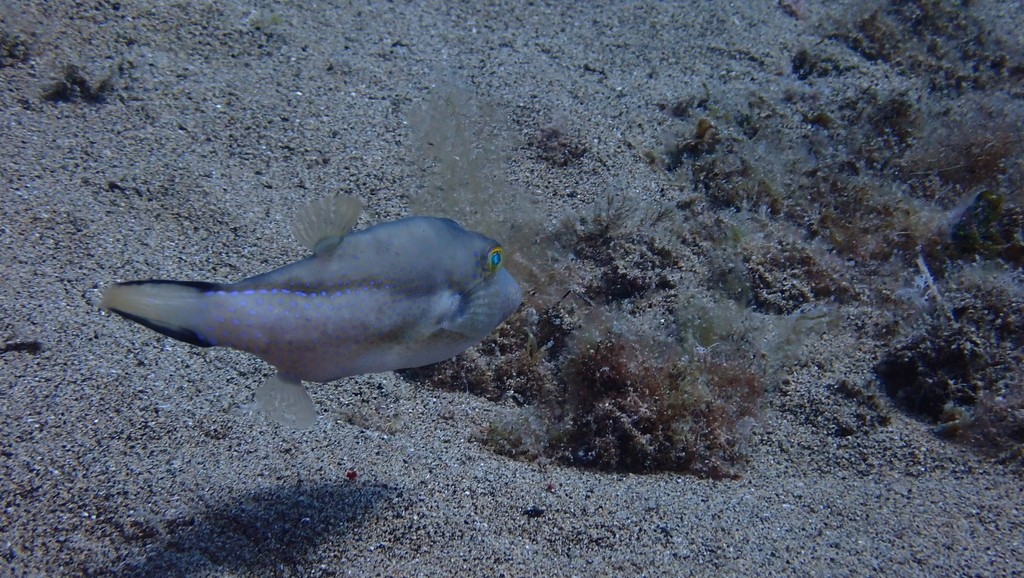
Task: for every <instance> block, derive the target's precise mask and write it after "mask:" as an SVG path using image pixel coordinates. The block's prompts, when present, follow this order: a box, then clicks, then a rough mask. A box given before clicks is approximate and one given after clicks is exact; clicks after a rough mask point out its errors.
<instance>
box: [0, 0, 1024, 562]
mask: <svg viewBox="0 0 1024 578" xmlns="http://www.w3.org/2000/svg"><path fill="white" fill-rule="evenodd" d="M448 4H449V5H448V6H442V3H430V2H424V3H404V2H372V3H370V5H368V6H363V5H360V4H359V3H348V2H336V3H331V2H257V3H253V4H247V3H239V2H212V1H210V2H201V1H200V2H177V3H163V2H152V3H148V2H121V3H118V2H96V3H82V2H29V3H23V2H13V3H11V2H5V3H4V6H3V8H2V11H0V14H2V15H3V19H2V21H0V22H2V29H0V31H2V32H3V41H4V42H3V46H2V47H0V58H2V66H0V77H2V83H0V103H2V105H0V121H2V122H0V148H2V150H3V151H4V153H3V155H2V157H0V215H2V221H0V255H2V256H0V262H2V271H3V284H2V290H0V337H2V339H3V340H4V343H3V344H4V347H3V351H2V353H0V383H2V384H3V404H2V407H0V429H2V435H0V440H2V441H0V446H2V460H0V495H2V496H3V498H2V499H3V505H4V509H3V513H2V515H0V564H2V565H3V568H4V570H2V571H0V574H4V575H10V576H36V575H40V576H57V575H138V576H183V575H187V576H272V575H280V576H321V575H322V576H334V575H354V576H374V575H376V576H420V575H422V576H443V575H460V576H472V575H479V576H596V575H602V576H679V575H716V576H721V575H738V576H751V575H759V576H768V575H827V576H870V575H892V576H912V575H921V576H953V575H981V576H1000V575H1017V574H1020V573H1022V572H1024V527H1022V526H1024V508H1022V500H1021V494H1022V487H1024V486H1022V482H1021V475H1020V473H1019V471H1016V470H1013V469H1010V468H1004V467H1003V466H1000V465H997V464H996V463H994V462H993V461H992V460H991V459H989V458H987V457H984V456H979V455H976V453H975V452H973V451H972V450H971V449H969V448H965V447H963V446H961V445H956V444H952V443H950V442H948V441H945V440H943V439H940V438H939V437H937V436H936V435H935V434H934V432H933V428H932V426H931V425H929V424H927V423H924V422H921V421H919V420H917V419H915V418H913V417H910V416H908V415H906V414H904V413H903V412H901V411H899V410H898V409H893V410H892V412H891V418H892V419H891V423H889V425H887V426H885V427H878V428H870V429H866V430H865V431H863V432H860V433H859V434H858V435H845V436H839V435H836V434H835V432H834V428H833V427H832V426H831V425H828V424H823V421H822V420H819V419H817V416H819V415H829V413H830V412H840V411H842V406H843V404H849V403H850V402H849V400H848V399H845V398H843V397H842V396H840V395H836V394H835V393H834V391H833V390H834V388H835V384H836V383H838V382H839V380H840V379H849V380H853V381H856V382H858V383H861V382H864V383H869V382H870V376H871V368H872V366H873V364H874V363H875V362H876V361H877V356H878V349H877V347H873V346H870V345H868V344H866V343H865V341H864V340H862V339H861V336H860V335H859V334H858V331H859V330H860V329H859V328H858V327H845V326H844V328H843V329H842V330H841V331H835V332H832V333H827V334H825V335H824V336H823V337H822V338H821V339H820V340H819V341H817V342H816V343H815V344H814V347H813V348H811V349H812V350H813V351H809V352H808V353H807V356H806V359H803V360H801V362H799V363H797V364H795V365H794V366H793V367H792V368H791V369H790V371H789V372H788V375H787V376H786V378H785V379H784V380H782V381H778V382H776V383H768V384H766V385H767V394H766V400H765V404H764V405H765V407H764V409H763V411H762V412H761V414H760V416H759V418H758V424H757V427H756V428H755V430H754V432H753V434H752V437H751V439H750V440H749V442H748V445H749V449H748V452H749V463H748V464H747V465H746V466H745V468H744V475H743V476H742V477H741V478H740V479H738V480H734V481H714V480H705V479H700V478H697V477H693V476H687V475H680V474H672V473H661V474H651V475H627V474H613V473H598V472H595V471H589V470H584V469H577V468H571V467H566V466H561V465H557V464H555V463H542V462H537V461H516V460H513V459H510V458H507V457H503V456H500V455H497V454H495V453H494V452H492V451H490V450H489V449H488V448H487V447H486V446H485V445H483V444H481V442H480V441H479V437H480V436H479V435H478V434H479V432H480V431H481V430H482V429H484V428H486V427H487V426H488V424H490V423H491V422H492V421H493V420H494V419H497V417H498V416H499V415H501V412H502V411H503V410H504V407H503V406H502V404H496V403H492V402H490V401H487V400H484V399H481V398H478V397H474V396H471V395H468V394H464V393H458V392H445V391H437V390H433V389H429V388H425V387H422V386H420V385H417V384H413V383H409V382H406V381H404V380H402V379H401V378H399V377H397V376H396V375H394V374H390V373H389V374H379V375H367V376H360V377H357V378H350V379H345V380H341V381H338V382H334V383H330V384H324V385H317V386H314V387H313V388H312V391H311V393H312V396H313V398H314V402H315V403H316V404H317V407H318V410H319V411H320V414H321V415H320V420H319V422H318V424H317V426H316V427H314V428H313V429H311V430H309V431H305V432H293V431H290V430H287V429H283V428H281V427H279V426H277V425H276V424H273V423H270V422H268V421H267V420H265V419H264V418H263V417H262V416H260V415H253V414H251V413H249V412H247V411H246V407H247V405H248V404H249V403H250V402H251V399H252V392H253V390H254V389H255V388H256V387H257V386H258V385H259V384H260V383H262V382H263V381H264V379H265V378H266V376H267V375H269V374H270V373H271V372H272V369H271V368H270V367H269V366H267V365H266V364H264V363H262V362H261V361H259V360H258V359H255V358H253V357H251V356H248V355H245V354H241V353H238V352H234V351H230V350H220V349H198V348H194V347H190V346H188V345H186V344H182V343H178V342H175V341H172V340H170V339H167V338H165V337H163V336H160V335H157V334H155V333H153V332H149V331H147V330H144V329H143V328H141V327H139V326H136V325H133V324H130V323H127V322H124V321H123V320H120V319H118V318H116V317H113V316H111V315H109V314H107V313H105V312H103V311H102V310H101V308H100V307H99V306H98V304H99V296H100V290H101V289H102V288H103V287H104V286H105V285H107V284H108V283H110V282H113V281H116V280H129V279H140V278H152V277H156V278H167V279H188V280H208V281H229V280H231V281H233V280H237V279H240V278H242V277H246V276H249V275H252V274H255V273H259V272H263V271H266V270H269V269H271V268H273V267H276V266H279V265H282V264H285V263H287V262H290V261H292V260H295V259H297V258H299V257H301V256H302V252H301V249H300V247H299V246H298V245H297V244H296V243H295V242H294V241H293V240H292V239H291V236H290V234H289V222H290V219H291V216H292V215H293V214H294V212H295V211H296V209H297V208H298V207H299V206H301V205H302V204H303V203H306V202H308V201H310V200H313V199H316V198H320V197H322V196H323V195H326V194H333V193H335V192H339V191H344V192H348V193H351V194H356V195H358V196H360V197H361V198H362V199H363V201H364V202H365V203H366V206H367V215H366V216H365V217H364V221H363V222H362V223H363V225H364V226H365V224H367V223H371V222H374V221H378V220H387V219H391V218H395V217H397V216H401V215H403V214H405V213H406V212H407V210H408V209H407V207H408V198H409V196H410V195H415V194H417V193H419V192H420V191H422V190H424V189H425V188H426V187H427V185H426V184H425V183H424V181H423V177H422V172H421V171H419V169H418V167H417V163H416V162H415V160H414V159H413V158H412V157H415V156H416V154H417V153H415V152H414V149H415V147H414V144H413V141H414V140H415V138H414V137H415V135H412V134H411V131H410V128H409V124H408V123H407V120H408V115H409V112H410V110H413V109H414V108H415V107H416V106H417V103H419V102H421V101H423V100H424V99H425V98H426V97H427V95H428V94H430V93H431V91H432V90H436V88H437V86H438V85H445V84H448V85H451V84H452V83H455V82H460V83H465V85H466V86H472V87H473V91H474V94H475V95H476V96H474V97H473V98H476V99H478V100H479V101H484V102H488V103H491V104H492V105H493V106H494V107H495V108H496V109H498V110H500V111H502V113H501V114H503V115H504V116H506V117H508V119H509V124H510V126H511V127H513V128H512V133H513V134H515V135H516V138H518V139H519V140H520V141H522V142H523V143H525V142H529V135H530V134H532V133H533V132H535V131H537V130H538V129H539V128H541V127H544V126H548V125H551V124H552V123H554V124H557V125H558V126H562V127H565V129H566V131H567V132H569V133H571V134H572V135H574V138H576V139H578V141H579V142H580V143H581V144H582V146H584V147H585V149H586V154H585V155H583V156H582V158H580V159H579V160H578V162H574V163H573V164H571V165H570V166H567V167H561V166H557V164H553V163H549V162H544V161H543V160H538V159H537V158H536V155H532V154H531V153H530V152H529V151H528V150H527V148H528V147H527V146H526V145H522V146H517V147H511V152H510V153H509V158H508V162H509V168H508V170H507V171H505V173H507V174H506V178H508V179H509V181H510V182H511V183H512V184H511V185H510V186H512V187H513V188H514V189H515V190H517V191H525V192H526V194H529V195H532V196H533V197H534V199H535V201H536V202H537V206H539V207H541V208H542V210H543V211H544V214H545V216H547V217H548V218H550V220H551V221H557V220H559V219H561V218H562V217H563V216H564V215H566V214H569V213H572V212H576V211H582V210H585V208H586V207H587V206H588V205H589V204H590V203H592V202H594V200H595V199H599V198H600V197H601V196H602V195H604V194H605V193H606V191H607V190H608V188H609V187H615V188H616V189H618V190H620V191H626V192H628V194H630V195H633V196H635V197H636V198H638V199H651V200H657V199H660V198H662V197H664V196H665V195H671V194H676V193H673V192H671V191H677V190H678V187H675V186H674V185H671V186H670V185H668V184H667V183H669V181H671V179H672V176H670V175H667V174H666V172H665V171H664V170H662V169H660V168H658V167H657V166H651V163H650V162H648V160H649V159H647V160H645V158H644V154H642V153H643V151H644V150H646V149H650V150H653V151H656V152H657V151H659V150H660V147H661V139H662V137H663V135H664V132H665V130H666V127H667V126H669V123H670V122H672V121H671V119H670V118H669V115H667V114H666V112H665V110H664V104H665V103H673V102H677V101H679V100H680V99H685V98H691V97H694V96H695V95H701V94H706V95H708V96H709V97H710V98H711V99H712V100H715V101H719V102H729V101H731V100H732V99H736V100H750V99H753V98H755V97H756V98H760V99H765V100H767V101H783V100H784V99H785V98H786V97H785V94H786V93H787V91H792V90H796V88H794V87H797V86H799V84H800V83H801V82H803V81H804V80H806V79H801V78H798V76H800V75H799V74H798V72H799V71H795V70H794V64H793V58H794V54H796V53H797V52H798V51H800V50H802V49H805V50H806V49H810V50H814V51H817V50H821V51H823V52H825V53H827V54H829V55H832V56H830V57H829V58H831V59H833V60H829V62H833V61H834V66H835V67H836V70H842V71H843V74H842V75H836V76H835V77H834V78H823V79H817V80H815V79H811V80H810V81H808V82H817V83H818V86H817V87H816V90H818V91H819V92H820V94H821V95H822V96H821V98H835V95H836V94H839V95H841V97H842V98H849V99H851V100H856V99H857V98H858V94H859V93H858V91H882V92H885V91H911V92H910V93H911V94H913V92H912V91H913V90H915V87H916V86H917V84H915V79H914V78H913V75H912V74H909V73H908V72H907V71H906V69H900V68H898V67H897V66H895V65H892V64H891V63H888V62H886V61H884V60H874V61H872V60H869V59H865V58H863V57H862V56H861V55H857V54H853V52H852V51H851V50H850V49H849V48H848V47H847V46H844V45H842V43H841V42H840V41H839V40H837V38H836V36H834V35H832V36H830V35H829V34H828V31H830V30H836V29H841V28H842V27H843V26H844V22H849V21H854V20H856V19H857V18H862V17H864V16H866V15H868V14H870V13H871V10H873V9H875V8H877V7H879V6H884V4H882V3H873V2H866V3H861V2H850V1H847V2H829V3H815V2H800V1H793V2H780V3H776V2H760V3H726V2H680V3H674V4H670V3H659V2H622V3H606V2H595V3H587V4H586V5H585V6H584V5H583V4H579V5H572V4H571V3H559V2H511V3H498V2H493V3H490V2H489V3H466V4H452V3H448ZM972 6H973V7H972V8H971V10H972V11H973V12H974V17H976V18H978V19H980V21H983V22H990V23H991V27H992V30H993V31H994V34H996V33H1002V34H1006V35H1008V36H1009V37H1013V35H1017V36H1016V37H1017V38H1018V40H1017V42H1018V44H1019V34H1020V30H1021V28H1022V26H1024V11H1022V9H1021V8H1020V6H1018V5H1016V3H1014V2H981V3H978V5H974V3H972ZM69 66H75V67H77V68H76V69H69V68H68V67H69ZM830 66H831V65H830ZM812 76H813V75H812ZM453 78H455V79H458V80H457V81H455V80H452V79H453ZM60 80H63V85H61V84H60V83H59V82H58V81H60ZM1016 96H1017V98H1018V99H1019V98H1020V94H1019V92H1018V94H1017V95H1016ZM659 105H662V106H659ZM442 121H443V119H442ZM776 121H777V122H779V123H784V122H790V119H781V118H779V119H767V120H765V121H764V122H765V123H766V124H769V125H770V124H771V123H772V122H776ZM836 130H841V127H840V128H837V129H836ZM666 191H670V192H666ZM684 193H685V191H683V193H679V194H684ZM494 202H496V203H500V202H501V199H500V198H499V199H494ZM528 289H529V288H528ZM350 471H355V472H357V476H356V477H355V478H354V479H350V478H351V477H352V476H351V475H347V474H348V473H349V472H350Z"/></svg>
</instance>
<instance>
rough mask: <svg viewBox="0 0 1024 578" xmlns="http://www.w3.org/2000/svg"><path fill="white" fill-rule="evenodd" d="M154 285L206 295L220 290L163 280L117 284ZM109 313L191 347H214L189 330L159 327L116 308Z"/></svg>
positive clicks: (198, 284) (212, 286) (157, 324)
mask: <svg viewBox="0 0 1024 578" xmlns="http://www.w3.org/2000/svg"><path fill="white" fill-rule="evenodd" d="M156 284H164V285H179V286H185V287H191V288H193V289H195V290H197V291H199V292H201V293H208V292H210V291H217V290H219V289H220V285H218V284H217V283H204V282H202V281H168V280H164V279H152V280H148V281H125V282H124V283H118V285H156ZM110 311H112V312H114V313H117V314H118V315H120V316H121V317H124V318H125V319H129V320H131V321H134V322H136V323H138V324H139V325H142V326H145V327H148V328H150V329H152V330H153V331H156V332H158V333H162V334H164V335H166V336H167V337H171V338H174V339H177V340H178V341H184V342H185V343H191V344H192V345H196V346H199V347H213V346H214V345H216V344H215V343H212V342H211V341H209V340H208V339H206V338H205V337H203V336H202V335H200V334H198V333H196V332H195V331H191V330H189V329H184V328H181V327H170V326H167V325H161V324H160V323H158V322H156V321H153V320H152V319H146V318H145V317H140V316H138V315H132V314H131V313H126V312H124V311H121V310H120V309H116V308H111V309H110Z"/></svg>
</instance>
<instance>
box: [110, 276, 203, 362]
mask: <svg viewBox="0 0 1024 578" xmlns="http://www.w3.org/2000/svg"><path fill="white" fill-rule="evenodd" d="M217 288H218V285H217V284H215V283H193V282H187V281H161V280H153V281H129V282H127V283H116V284H114V285H111V286H110V287H107V288H106V289H105V290H104V291H103V302H102V306H103V308H104V309H107V310H109V311H112V312H114V313H117V314H118V315H120V316H121V317H124V318H125V319H130V320H132V321H134V322H136V323H139V324H141V325H145V326H146V327H149V328H150V329H152V330H154V331H159V332H160V333H163V334H164V335H166V336H168V337H173V338H174V339H177V340H178V341H184V342H185V343H191V344H192V345H198V346H199V347H210V346H212V345H214V344H213V343H211V342H210V341H208V340H207V339H206V338H205V337H203V336H202V335H200V334H199V333H197V332H196V331H195V330H194V329H191V327H195V326H196V325H197V322H198V321H199V319H198V317H199V316H200V315H202V308H201V306H200V305H201V302H200V297H201V296H202V294H203V293H205V292H208V291H216V290H217Z"/></svg>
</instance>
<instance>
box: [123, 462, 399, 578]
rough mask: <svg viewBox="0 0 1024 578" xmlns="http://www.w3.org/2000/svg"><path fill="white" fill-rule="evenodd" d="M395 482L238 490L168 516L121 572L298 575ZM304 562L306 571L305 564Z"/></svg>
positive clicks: (348, 532)
mask: <svg viewBox="0 0 1024 578" xmlns="http://www.w3.org/2000/svg"><path fill="white" fill-rule="evenodd" d="M398 493H399V490H398V489H397V488H393V487H389V486H383V485H367V484H363V483H354V482H348V481H345V482H338V483H326V484H317V485H312V486H288V487H278V488H272V489H268V490H264V491H259V492H253V493H249V494H244V495H240V496H237V497H236V498H235V499H233V500H231V501H230V502H224V503H220V504H214V505H213V506H212V507H211V508H209V509H208V510H206V511H204V512H199V513H195V514H190V515H186V516H182V517H179V518H174V519H170V520H167V521H166V522H164V524H163V528H162V530H163V531H162V532H160V536H159V537H155V538H154V540H153V542H152V543H151V544H149V545H148V546H147V548H146V550H147V551H148V552H149V553H148V555H147V556H146V557H145V558H143V559H142V560H140V561H137V562H134V563H128V564H126V565H125V566H124V567H122V568H121V569H119V570H117V571H115V572H114V574H116V575H118V576H169V577H170V576H191V575H195V574H210V573H214V574H216V573H217V571H218V569H219V570H221V571H224V570H227V571H240V572H252V573H255V574H258V575H262V576H277V575H301V574H304V573H306V572H308V571H309V570H310V568H309V567H307V566H306V565H307V564H315V562H309V561H307V555H308V553H309V552H310V550H312V549H314V548H315V547H316V546H317V545H319V544H321V543H324V542H334V543H336V544H338V545H339V546H340V547H343V548H344V547H345V546H346V543H347V542H350V541H352V540H353V539H354V538H353V535H352V532H353V530H354V529H355V528H357V527H359V526H360V525H362V524H363V522H365V521H366V519H367V518H368V517H369V516H372V515H374V513H375V512H376V511H377V510H378V509H379V508H380V507H381V506H382V505H384V504H387V503H388V502H389V501H390V500H391V499H392V498H393V497H395V496H397V495H398ZM304 568H305V572H304V571H303V569H304Z"/></svg>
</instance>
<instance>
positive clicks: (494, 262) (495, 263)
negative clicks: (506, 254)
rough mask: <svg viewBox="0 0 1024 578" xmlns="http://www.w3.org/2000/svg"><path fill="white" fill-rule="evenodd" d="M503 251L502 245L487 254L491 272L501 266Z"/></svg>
mask: <svg viewBox="0 0 1024 578" xmlns="http://www.w3.org/2000/svg"><path fill="white" fill-rule="evenodd" d="M501 253H502V249H501V247H495V248H493V249H491V252H490V253H488V254H487V266H488V267H489V268H490V270H491V273H494V272H495V271H497V270H498V269H500V268H501Z"/></svg>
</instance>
